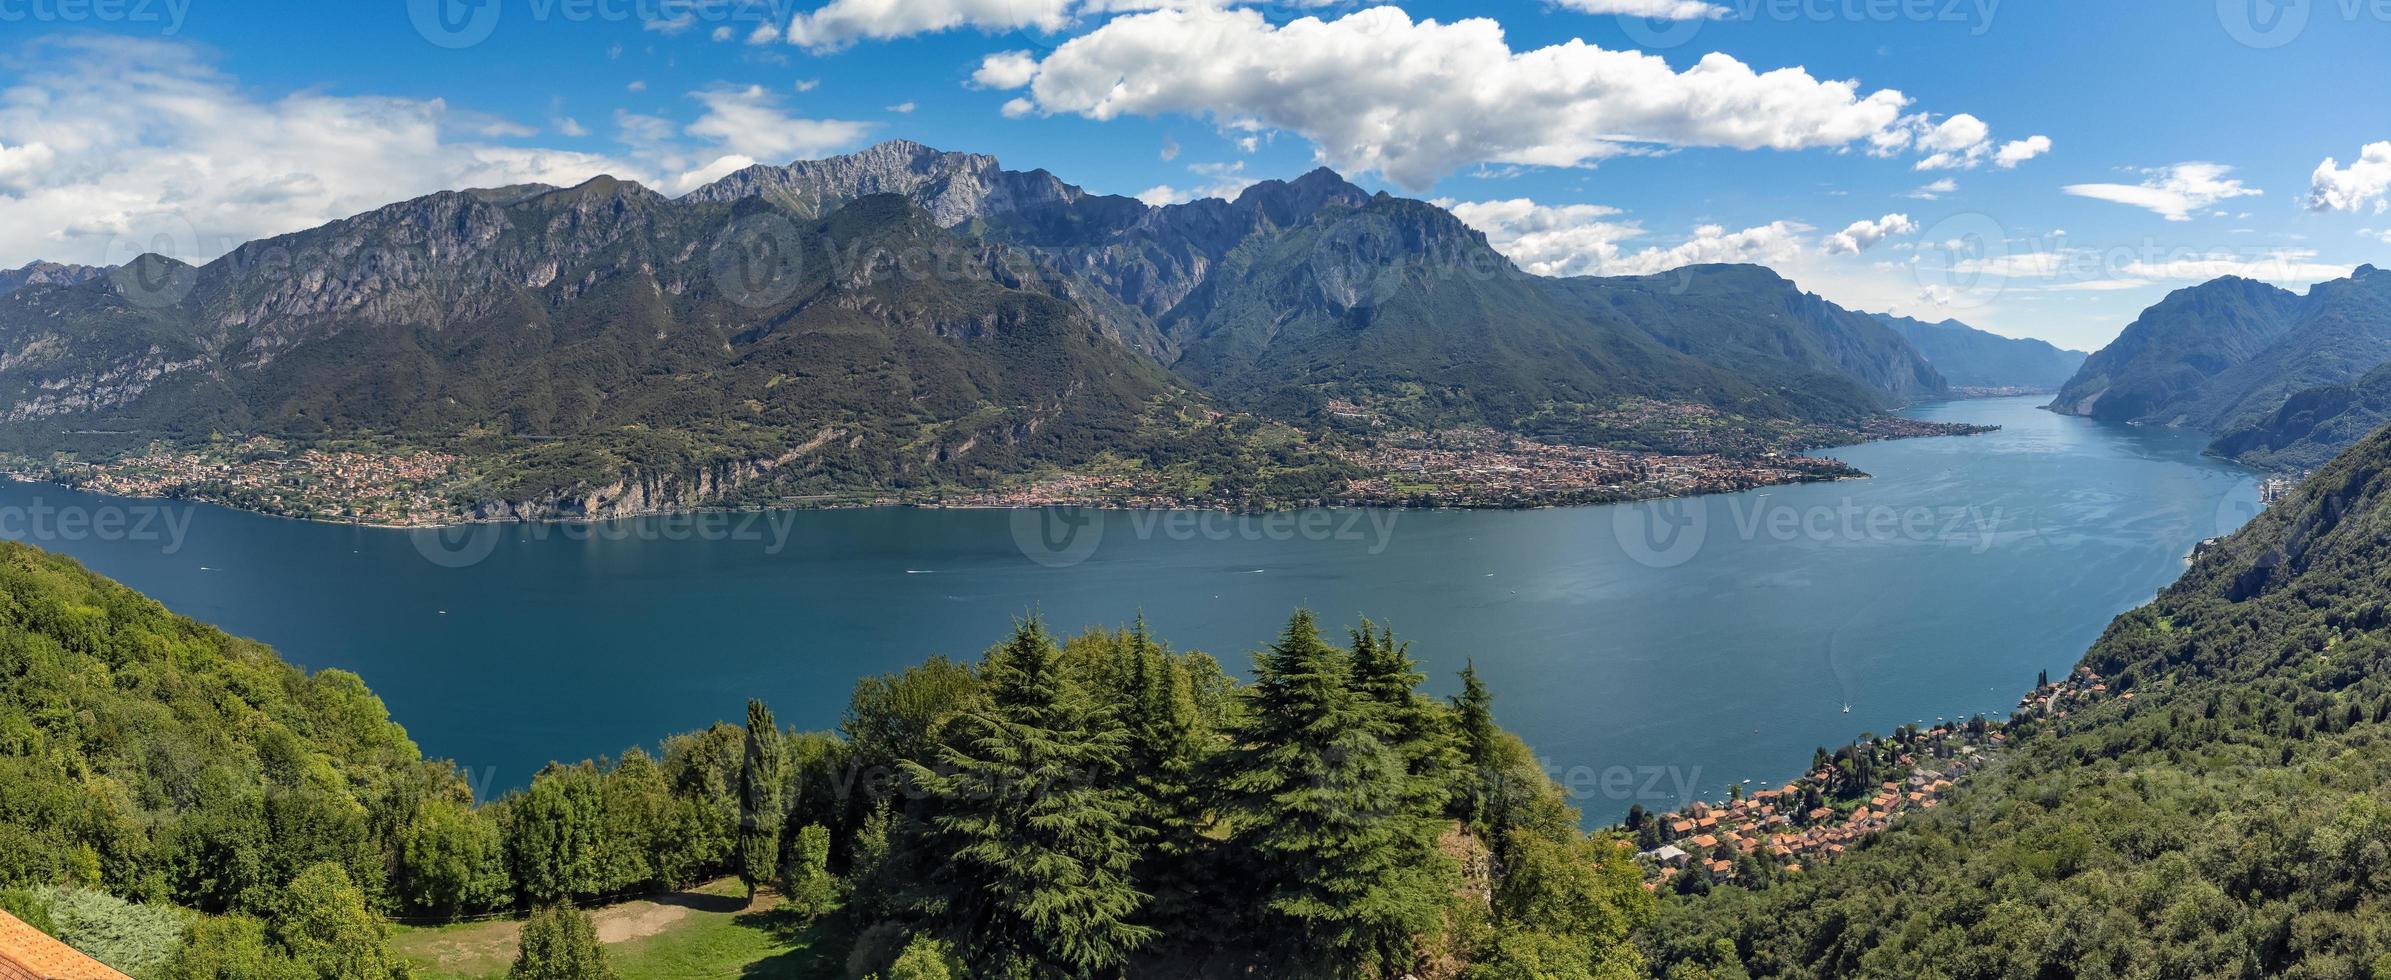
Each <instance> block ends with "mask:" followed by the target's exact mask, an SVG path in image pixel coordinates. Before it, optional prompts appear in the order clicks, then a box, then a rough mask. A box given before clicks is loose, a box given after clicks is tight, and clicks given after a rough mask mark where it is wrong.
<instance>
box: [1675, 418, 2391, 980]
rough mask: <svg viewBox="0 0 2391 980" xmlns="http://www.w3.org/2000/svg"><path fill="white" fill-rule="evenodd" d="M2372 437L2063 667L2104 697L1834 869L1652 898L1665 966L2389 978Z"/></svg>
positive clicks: (1863, 972)
mask: <svg viewBox="0 0 2391 980" xmlns="http://www.w3.org/2000/svg"><path fill="white" fill-rule="evenodd" d="M2386 597H2391V433H2377V434H2375V435H2373V436H2371V437H2369V438H2368V439H2366V440H2365V441H2364V442H2363V443H2361V444H2360V445H2358V446H2357V447H2356V448H2354V449H2352V450H2350V451H2349V452H2348V453H2346V454H2345V455H2343V456H2342V457H2341V458H2340V459H2338V460H2336V461H2334V462H2333V463H2332V464H2331V465H2330V466H2328V467H2326V468H2325V469H2324V470H2323V471H2321V472H2319V473H2318V474H2316V476H2315V477H2314V478H2312V479H2311V480H2309V481H2308V482H2307V483H2306V484H2304V485H2303V486H2302V487H2301V488H2300V489H2299V490H2298V491H2297V493H2296V494H2295V495H2293V496H2292V497H2290V498H2289V499H2286V500H2284V501H2282V502H2280V503H2277V504H2276V505H2274V506H2273V507H2271V508H2269V509H2268V510H2267V511H2266V512H2265V513H2264V514H2262V515H2261V516H2260V517H2258V518H2257V519H2256V520H2254V521H2253V522H2252V523H2251V524H2250V526H2248V527H2247V528H2245V529H2243V530H2242V531H2240V532H2239V533H2237V534H2235V535H2233V536H2231V537H2229V538H2226V539H2224V540H2223V541H2222V542H2219V543H2217V544H2214V545H2211V546H2208V547H2206V548H2204V549H2203V550H2202V552H2201V553H2200V554H2199V556H2198V557H2197V559H2196V560H2195V561H2194V562H2193V564H2192V567H2191V569H2190V570H2189V571H2188V572H2187V573H2186V574H2185V575H2184V577H2183V579H2182V581H2180V582H2178V583H2177V584H2176V585H2174V586H2173V587H2171V588H2169V589H2168V590H2166V591H2165V592H2164V593H2162V594H2161V595H2160V596H2159V597H2158V598H2157V599H2156V600H2155V601H2153V602H2152V603H2151V604H2150V605H2147V606H2144V607H2142V608H2140V609H2137V610H2134V611H2133V612H2130V613H2127V614H2126V615H2124V616H2121V617H2119V618H2118V619H2117V621H2116V622H2115V623H2114V624H2112V625H2111V626H2110V628H2109V630H2108V631H2107V633H2106V634H2105V635H2104V636H2103V637H2102V638H2101V640H2100V642H2099V643H2098V644H2096V645H2095V646H2094V647H2093V648H2092V649H2091V651H2090V652H2088V653H2087V654H2086V655H2085V658H2084V666H2085V667H2086V668H2088V669H2090V670H2091V671H2093V672H2095V673H2097V674H2099V675H2101V676H2102V677H2104V678H2106V679H2107V683H2108V685H2109V686H2110V688H2111V689H2112V690H2113V691H2116V692H2119V695H2120V696H2118V697H2115V698H2111V699H2108V700H2105V701H2102V702H2100V703H2098V704H2096V705H2094V706H2093V707H2090V708H2088V709H2085V710H2082V711H2079V712H2076V713H2073V714H2071V715H2068V716H2066V717H2057V718H2039V717H2031V716H2029V717H2028V718H2026V719H2024V720H2023V722H2022V724H2021V726H2019V727H2017V728H2013V729H2012V737H2013V740H2014V744H2013V748H2012V750H2011V752H2010V753H2009V755H2008V757H2007V758H2006V759H2005V760H2004V761H2003V762H2002V763H2001V764H2000V765H1998V766H1996V767H1994V768H1991V769H1989V770H1987V771H1985V772H1983V773H1981V774H1980V775H1976V776H1972V777H1970V780H1969V781H1968V782H1966V783H1964V784H1963V785H1962V789H1961V791H1960V792H1958V793H1957V794H1956V795H1955V796H1954V797H1953V798H1952V799H1951V800H1950V801H1949V803H1948V804H1947V805H1946V806H1943V807H1941V808H1938V809H1935V810H1932V811H1928V812H1926V813H1923V814H1913V815H1910V816H1906V817H1904V818H1903V819H1902V820H1901V821H1899V822H1897V823H1896V824H1895V825H1894V826H1893V827H1892V828H1890V829H1888V830H1886V831H1883V832H1881V833H1880V834H1879V835H1878V836H1877V837H1876V838H1874V839H1873V840H1872V841H1870V842H1869V843H1867V844H1866V845H1864V846H1862V847H1860V848H1858V849H1855V850H1854V851H1853V852H1852V853H1850V854H1848V855H1846V856H1845V857H1843V858H1842V859H1840V860H1839V861H1836V862H1834V863H1832V864H1828V865H1826V866H1824V867H1822V868H1818V869H1814V870H1813V871H1812V872H1811V873H1809V874H1805V875H1800V876H1795V877H1793V878H1790V879H1787V880H1785V881H1783V882H1781V883H1779V884H1777V885H1776V886H1775V887H1772V888H1769V889H1768V890H1765V891H1746V890H1741V889H1720V890H1717V891H1714V892H1712V893H1711V894H1710V895H1709V896H1707V897H1705V898H1699V899H1670V900H1667V901H1664V902H1663V907H1662V914H1661V919H1660V922H1659V924H1658V925H1657V926H1656V927H1655V928H1654V929H1653V930H1652V931H1651V932H1650V933H1649V934H1648V939H1647V941H1648V943H1649V946H1650V950H1651V952H1652V954H1653V956H1654V959H1655V963H1656V965H1657V966H1658V967H1660V968H1661V969H1663V970H1666V971H1669V975H1670V976H1673V977H1677V976H1688V977H1691V976H1718V977H1736V976H1768V977H1924V976H1933V977H1953V978H1962V977H1987V978H1989V977H2067V976H2109V977H2126V976H2151V977H2166V976H2182V977H2208V976H2299V977H2354V978H2364V977H2382V976H2387V975H2391V931H2387V930H2386V928H2385V924H2386V923H2387V922H2391V805H2387V804H2391V800H2387V799H2386V797H2385V791H2384V787H2385V786H2387V785H2391V633H2387V632H2386V629H2387V627H2391V620H2386V618H2385V616H2384V610H2385V601H2386Z"/></svg>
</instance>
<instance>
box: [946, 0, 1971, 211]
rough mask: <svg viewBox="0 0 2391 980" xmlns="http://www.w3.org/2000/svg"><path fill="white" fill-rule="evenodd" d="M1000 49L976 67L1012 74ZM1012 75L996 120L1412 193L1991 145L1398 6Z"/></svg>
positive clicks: (1091, 53) (1844, 103)
mask: <svg viewBox="0 0 2391 980" xmlns="http://www.w3.org/2000/svg"><path fill="white" fill-rule="evenodd" d="M1013 54H1014V53H1011V52H1008V53H1007V54H1005V55H999V56H996V57H998V58H1005V59H1007V60H1006V61H1005V62H1002V63H997V64H991V63H989V62H984V63H983V64H982V66H981V71H982V72H983V73H987V74H988V75H989V76H990V77H992V78H993V77H1009V78H1014V79H1020V76H1021V72H1020V71H1019V70H1018V69H1019V67H1020V66H1019V63H1018V61H1017V60H1014V59H1013V58H1012V55H1013ZM992 61H993V59H992ZM1024 85H1025V86H1026V87H1027V88H1028V90H1029V94H1028V96H1026V97H1025V101H1027V102H1028V105H1025V106H1020V107H1008V109H1007V112H1008V114H1014V115H1019V114H1026V113H1028V112H1030V111H1033V110H1034V111H1040V112H1045V113H1068V114H1075V115H1080V116H1085V117H1087V118H1090V119H1097V120H1109V119H1113V118H1117V117H1120V116H1127V115H1136V116H1154V115H1161V114H1165V113H1184V114H1189V115H1195V116H1199V117H1203V118H1207V119H1210V120H1212V121H1213V122H1214V123H1215V124H1216V125H1218V126H1220V127H1221V128H1222V129H1224V130H1227V131H1230V132H1245V133H1249V134H1250V133H1257V132H1266V131H1274V130H1287V131H1291V132H1295V133H1300V134H1302V135H1304V136H1306V137H1308V138H1310V139H1311V140H1313V141H1314V142H1315V143H1317V144H1318V145H1319V153H1320V156H1321V157H1322V158H1323V159H1325V160H1326V161H1327V162H1328V163H1330V164H1332V165H1334V166H1337V167H1340V168H1344V169H1347V170H1350V171H1355V172H1376V173H1380V174H1384V175H1385V176H1386V177H1388V178H1389V179H1391V180H1393V181H1395V182H1396V183H1398V184H1401V185H1403V186H1405V187H1410V188H1415V189H1416V188H1422V187H1426V186H1428V185H1429V184H1431V183H1433V182H1434V181H1435V180H1436V179H1437V178H1438V177H1441V176H1443V175H1445V174H1448V173H1451V172H1454V171H1455V170H1458V169H1460V168H1463V167H1466V166H1469V165H1471V164H1476V163H1480V162H1492V163H1498V164H1523V165H1531V166H1563V167H1572V166H1587V165H1591V164H1593V163H1595V162H1597V161H1600V160H1603V159H1605V158H1608V157H1612V156H1617V155H1619V154H1622V153H1628V152H1635V151H1638V150H1649V149H1653V148H1660V147H1681V146H1682V147H1726V148H1734V149H1746V150H1752V149H1777V150H1800V149H1816V148H1841V147H1848V146H1853V145H1855V144H1866V145H1867V146H1869V147H1870V148H1871V150H1872V151H1873V152H1878V153H1881V154H1885V155H1891V154H1894V153H1898V152H1902V151H1904V150H1905V149H1908V148H1911V146H1912V144H1917V143H1918V142H1919V140H1920V137H1921V135H1922V133H1924V132H1925V131H1924V130H1921V129H1920V127H1921V126H1925V129H1926V130H1931V135H1930V137H1929V138H1930V139H1931V142H1932V148H1928V147H1925V146H1919V147H1917V148H1918V149H1919V151H1920V152H1924V153H1928V154H1960V155H1962V156H1964V155H1966V154H1968V153H1977V156H1978V157H1979V158H1983V157H1989V156H1990V155H1991V154H1992V153H1993V152H1994V151H1993V150H1992V149H1990V146H1989V142H1988V141H1989V139H1990V136H1989V131H1988V127H1985V126H1984V125H1983V124H1982V123H1981V122H1980V121H1973V119H1974V117H1967V118H1968V119H1969V120H1971V121H1973V122H1972V125H1971V124H1968V123H1962V124H1960V125H1959V126H1958V127H1957V128H1953V127H1952V125H1951V122H1950V120H1945V121H1944V122H1943V123H1940V124H1933V125H1931V126H1927V125H1926V124H1924V123H1922V122H1921V121H1919V118H1920V117H1915V116H1911V117H1905V116H1904V114H1903V112H1904V109H1905V107H1907V105H1908V104H1909V99H1908V97H1906V96H1904V95H1902V94H1901V93H1900V92H1897V91H1893V90H1890V89H1880V90H1877V91H1874V92H1868V93H1865V94H1863V93H1862V92H1861V90H1860V86H1859V83H1858V82H1856V81H1843V80H1828V79H1819V78H1816V77H1813V76H1811V75H1810V74H1809V73H1808V72H1807V71H1804V70H1803V69H1800V68H1781V69H1776V70H1772V71H1766V72H1762V71H1756V70H1754V69H1753V68H1752V67H1750V66H1748V65H1745V64H1744V63H1743V62H1740V61H1737V60H1735V59H1734V58H1731V57H1729V56H1727V55H1723V54H1711V55H1707V56H1705V57H1703V58H1702V59H1701V60H1699V61H1697V62H1696V63H1694V64H1693V65H1692V66H1691V67H1689V68H1687V69H1685V70H1684V71H1677V70H1675V69H1673V68H1671V67H1670V66H1669V63H1668V62H1667V61H1666V60H1664V59H1662V58H1660V57H1659V56H1656V55H1650V54H1644V53H1641V52H1635V51H1609V50H1605V49H1602V48H1599V47H1596V46H1593V45H1590V44H1587V43H1585V42H1584V41H1582V40H1572V41H1569V42H1566V43H1562V44H1556V45H1552V46H1550V47H1544V48H1536V49H1532V50H1519V51H1515V50H1513V49H1512V48H1511V46H1510V44H1509V42H1508V41H1507V40H1506V39H1505V37H1504V34H1503V29H1502V26H1501V25H1500V24H1498V23H1496V22H1495V21H1493V20H1489V19H1485V18H1471V19H1465V20H1460V21H1455V22H1453V23H1450V24H1446V23H1439V22H1437V21H1434V20H1422V21H1417V22H1415V21H1413V20H1412V19H1411V17H1410V16H1409V15H1408V14H1406V13H1404V12H1403V11H1402V10H1400V9H1397V8H1394V7H1374V8H1370V9H1366V10H1360V11H1356V12H1353V13H1351V14H1348V15H1346V16H1344V17H1341V18H1338V19H1336V20H1321V19H1319V18H1315V17H1304V18H1299V19H1296V20H1293V21H1290V22H1288V23H1286V24H1283V25H1281V24H1273V23H1271V22H1270V21H1268V20H1267V19H1265V18H1264V17H1263V16H1262V15H1261V14H1260V13H1259V12H1257V11H1254V10H1250V9H1220V8H1214V7H1195V8H1185V9H1165V10H1158V11H1154V12H1150V13H1142V14H1135V15H1131V16H1125V17H1119V18H1116V19H1114V20H1111V21H1109V22H1107V23H1105V24H1104V25H1102V26H1100V27H1098V28H1096V29H1095V30H1092V31H1090V32H1088V33H1087V34H1084V35H1082V36H1080V37H1077V38H1074V39H1072V40H1070V41H1068V42H1065V43H1064V44H1063V45H1061V46H1060V47H1058V48H1056V49H1055V50H1054V51H1053V52H1052V53H1050V54H1048V55H1047V56H1046V57H1045V58H1044V60H1042V61H1041V62H1039V63H1038V65H1037V66H1036V70H1035V72H1034V73H1033V74H1031V76H1030V77H1029V78H1027V79H1026V80H1024ZM1962 137H1971V138H1973V139H1974V140H1975V142H1974V143H1969V142H1966V141H1964V140H1963V139H1962ZM1979 143H1981V144H1985V147H1986V148H1985V149H1983V150H1982V151H1981V152H1980V153H1978V152H1977V151H1975V150H1974V149H1973V147H1974V146H1975V145H1977V144H1979Z"/></svg>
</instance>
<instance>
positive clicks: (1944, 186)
mask: <svg viewBox="0 0 2391 980" xmlns="http://www.w3.org/2000/svg"><path fill="white" fill-rule="evenodd" d="M1958 190H1959V182H1958V181H1956V180H1952V179H1951V178H1949V177H1945V178H1943V179H1941V180H1938V181H1935V182H1933V183H1931V184H1927V185H1925V186H1923V187H1920V188H1918V189H1916V190H1913V191H1910V192H1909V193H1907V194H1904V195H1902V196H1903V197H1912V198H1916V199H1918V200H1921V201H1937V200H1941V199H1942V197H1943V195H1945V194H1951V193H1955V192H1957V191H1958Z"/></svg>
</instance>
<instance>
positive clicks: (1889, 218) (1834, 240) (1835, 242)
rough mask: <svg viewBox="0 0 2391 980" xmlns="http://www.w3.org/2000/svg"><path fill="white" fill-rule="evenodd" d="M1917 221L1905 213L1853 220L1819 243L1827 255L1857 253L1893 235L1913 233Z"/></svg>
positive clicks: (1915, 230) (1916, 229)
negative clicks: (1869, 219)
mask: <svg viewBox="0 0 2391 980" xmlns="http://www.w3.org/2000/svg"><path fill="white" fill-rule="evenodd" d="M1917 233H1918V223H1917V222H1915V221H1911V220H1910V218H1909V215H1906V214H1888V215H1885V216H1884V217H1882V218H1878V219H1876V220H1874V221H1865V220H1862V221H1854V222H1852V223H1851V224H1850V225H1848V226H1845V227H1844V229H1843V230H1842V231H1839V232H1836V233H1834V234H1832V235H1828V236H1826V237H1825V238H1824V239H1821V240H1820V241H1819V243H1818V244H1819V245H1820V246H1821V247H1823V248H1825V249H1826V254H1828V255H1858V254H1860V253H1861V252H1865V251H1867V250H1869V249H1871V248H1875V247H1876V245H1877V243H1879V242H1882V241H1884V240H1885V239H1887V238H1891V237H1893V236H1895V235H1915V234H1917Z"/></svg>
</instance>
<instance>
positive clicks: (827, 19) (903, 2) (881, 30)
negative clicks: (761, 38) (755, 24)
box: [787, 0, 1087, 50]
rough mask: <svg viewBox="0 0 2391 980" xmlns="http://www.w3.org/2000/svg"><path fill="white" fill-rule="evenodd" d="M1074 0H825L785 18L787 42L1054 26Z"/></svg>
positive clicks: (1074, 6)
mask: <svg viewBox="0 0 2391 980" xmlns="http://www.w3.org/2000/svg"><path fill="white" fill-rule="evenodd" d="M1084 6H1087V5H1086V4H1082V3H1080V2H1078V0H830V2H829V3H826V4H823V5H822V6H821V7H820V8H819V9H816V10H814V11H812V12H811V13H803V14H798V15H797V16H796V17H795V18H794V19H793V20H791V21H790V22H789V29H788V32H787V37H788V40H789V43H791V44H800V45H804V46H806V47H808V48H814V49H816V50H830V49H836V48H839V47H843V46H845V45H848V44H852V43H854V42H856V41H860V40H888V39H890V38H899V37H910V36H912V35H915V34H933V33H937V32H940V31H951V30H955V29H957V28H978V29H980V30H986V31H1009V30H1020V29H1024V28H1034V29H1037V30H1041V31H1058V30H1061V29H1063V28H1064V27H1067V26H1070V24H1071V21H1072V19H1073V18H1074V17H1075V16H1077V14H1078V13H1079V11H1080V10H1081V8H1083V7H1084Z"/></svg>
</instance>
